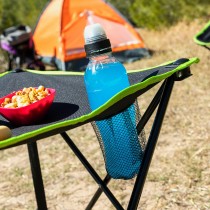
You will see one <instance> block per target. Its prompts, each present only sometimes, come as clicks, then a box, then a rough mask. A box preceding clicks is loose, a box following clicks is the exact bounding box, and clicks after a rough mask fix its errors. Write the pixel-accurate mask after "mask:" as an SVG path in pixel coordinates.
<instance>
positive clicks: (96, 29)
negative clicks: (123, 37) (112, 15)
mask: <svg viewBox="0 0 210 210" xmlns="http://www.w3.org/2000/svg"><path fill="white" fill-rule="evenodd" d="M84 38H85V43H86V44H91V43H94V42H98V41H101V40H104V39H107V37H106V33H105V31H104V29H103V27H102V26H101V24H99V23H95V24H92V25H87V26H86V27H85V30H84Z"/></svg>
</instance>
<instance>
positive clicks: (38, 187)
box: [27, 142, 47, 210]
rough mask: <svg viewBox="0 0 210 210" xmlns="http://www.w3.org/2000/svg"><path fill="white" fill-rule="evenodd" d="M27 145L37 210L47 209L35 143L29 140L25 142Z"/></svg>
mask: <svg viewBox="0 0 210 210" xmlns="http://www.w3.org/2000/svg"><path fill="white" fill-rule="evenodd" d="M27 146H28V154H29V159H30V164H31V172H32V177H33V183H34V190H35V195H36V202H37V210H47V203H46V197H45V191H44V184H43V180H42V172H41V167H40V161H39V154H38V148H37V143H36V142H30V143H28V144H27Z"/></svg>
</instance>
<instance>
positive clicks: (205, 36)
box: [194, 21, 210, 50]
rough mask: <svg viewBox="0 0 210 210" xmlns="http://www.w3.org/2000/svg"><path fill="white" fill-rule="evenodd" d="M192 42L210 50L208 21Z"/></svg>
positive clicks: (209, 26) (209, 25)
mask: <svg viewBox="0 0 210 210" xmlns="http://www.w3.org/2000/svg"><path fill="white" fill-rule="evenodd" d="M194 41H195V43H197V44H199V45H201V46H203V47H205V48H207V49H208V50H210V21H209V22H208V23H207V24H206V25H205V26H204V27H203V28H202V29H201V30H200V31H199V32H198V33H197V34H196V35H195V36H194Z"/></svg>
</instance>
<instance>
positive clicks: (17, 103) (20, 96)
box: [0, 85, 50, 108]
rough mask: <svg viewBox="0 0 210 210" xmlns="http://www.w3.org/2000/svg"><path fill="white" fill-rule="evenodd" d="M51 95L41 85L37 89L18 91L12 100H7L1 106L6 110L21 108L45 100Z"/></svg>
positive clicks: (30, 88)
mask: <svg viewBox="0 0 210 210" xmlns="http://www.w3.org/2000/svg"><path fill="white" fill-rule="evenodd" d="M49 94H50V93H49V92H48V90H47V89H46V88H45V87H44V86H42V85H40V86H39V87H38V88H37V89H36V88H33V87H29V88H23V90H20V91H17V92H16V93H15V95H14V96H12V98H5V99H4V101H3V102H2V103H1V105H0V106H1V107H4V108H19V107H23V106H28V105H30V104H32V103H35V102H36V101H39V100H41V99H43V98H45V97H46V96H48V95H49Z"/></svg>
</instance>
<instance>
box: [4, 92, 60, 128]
mask: <svg viewBox="0 0 210 210" xmlns="http://www.w3.org/2000/svg"><path fill="white" fill-rule="evenodd" d="M46 89H47V90H48V92H49V93H50V94H49V95H47V96H46V97H45V98H43V99H41V100H39V101H36V102H34V103H32V104H30V105H27V106H24V107H18V108H4V107H0V114H1V115H2V116H3V117H4V118H6V119H7V120H9V121H10V122H11V123H13V124H15V125H31V124H34V123H37V122H39V121H41V120H42V119H43V118H44V116H45V115H46V113H47V112H48V110H49V108H50V106H51V105H52V103H53V100H54V97H55V93H56V91H55V89H52V88H46ZM16 92H17V91H16ZM16 92H13V93H10V94H9V95H6V96H4V97H3V98H0V104H1V103H2V102H3V101H4V99H5V98H12V96H14V95H15V94H16Z"/></svg>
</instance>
